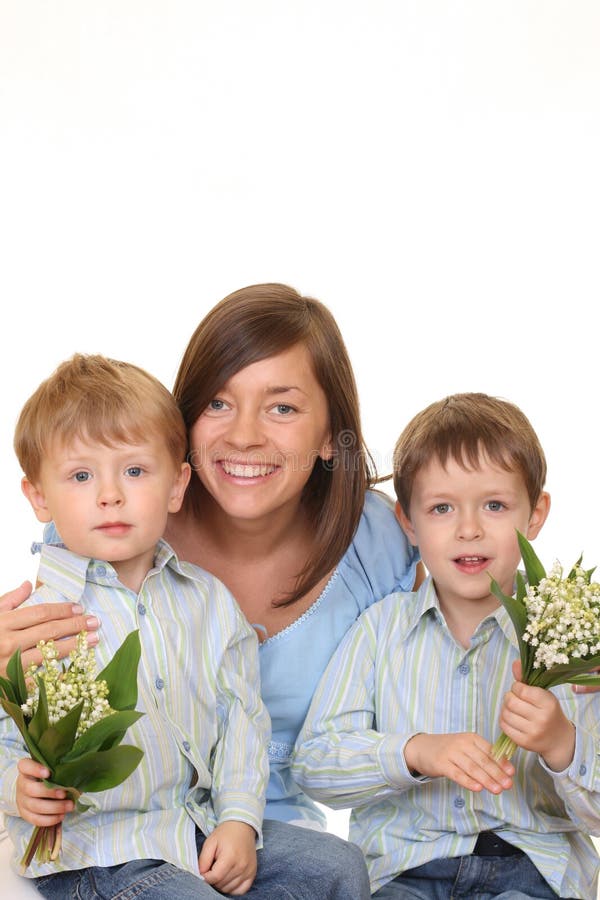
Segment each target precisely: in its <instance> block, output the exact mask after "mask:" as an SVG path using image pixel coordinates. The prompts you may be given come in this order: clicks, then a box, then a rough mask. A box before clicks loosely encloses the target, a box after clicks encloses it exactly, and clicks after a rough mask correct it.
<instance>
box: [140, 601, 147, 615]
mask: <svg viewBox="0 0 600 900" xmlns="http://www.w3.org/2000/svg"><path fill="white" fill-rule="evenodd" d="M138 612H139V614H140V616H145V615H146V607H145V606H144V604H143V603H138Z"/></svg>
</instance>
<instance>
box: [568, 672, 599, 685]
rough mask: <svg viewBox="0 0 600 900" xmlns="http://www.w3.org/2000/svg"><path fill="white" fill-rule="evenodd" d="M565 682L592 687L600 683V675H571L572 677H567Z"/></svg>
mask: <svg viewBox="0 0 600 900" xmlns="http://www.w3.org/2000/svg"><path fill="white" fill-rule="evenodd" d="M564 683H568V684H583V685H589V686H590V687H592V686H594V685H598V684H600V675H573V676H571V678H567V680H566V682H564Z"/></svg>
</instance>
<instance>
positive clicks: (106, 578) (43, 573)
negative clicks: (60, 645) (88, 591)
mask: <svg viewBox="0 0 600 900" xmlns="http://www.w3.org/2000/svg"><path fill="white" fill-rule="evenodd" d="M32 551H33V552H38V551H39V552H40V554H41V556H40V566H39V569H38V576H37V577H38V580H39V581H41V582H42V583H43V584H45V585H47V586H48V587H50V588H52V589H54V590H56V591H58V592H59V593H60V594H62V596H63V597H65V598H66V599H67V600H70V601H71V602H72V603H78V602H79V601H80V600H81V598H82V596H83V592H84V590H85V586H86V583H87V582H93V583H95V584H101V585H106V586H109V587H115V586H116V584H117V583H118V578H117V573H116V572H115V570H114V568H113V567H112V566H111V564H110V563H108V562H106V561H104V560H98V559H90V558H89V557H87V556H79V555H78V554H77V553H72V552H71V551H70V550H67V549H66V547H65V546H64V545H63V544H34V545H33V546H32ZM167 565H168V566H169V567H170V568H172V569H174V570H175V571H176V572H178V573H179V574H181V575H186V574H189V573H187V572H184V571H183V569H182V567H181V563H180V562H179V560H178V559H177V557H176V555H175V552H174V550H173V549H172V548H171V547H170V546H169V544H167V542H166V541H163V540H160V541H159V542H158V544H157V545H156V553H155V556H154V567H153V568H154V569H158V570H161V569H163V568H164V567H165V566H167Z"/></svg>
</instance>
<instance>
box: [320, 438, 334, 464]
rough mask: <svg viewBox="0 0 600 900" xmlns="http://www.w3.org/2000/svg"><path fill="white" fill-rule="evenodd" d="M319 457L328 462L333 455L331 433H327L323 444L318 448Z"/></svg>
mask: <svg viewBox="0 0 600 900" xmlns="http://www.w3.org/2000/svg"><path fill="white" fill-rule="evenodd" d="M319 457H320V458H321V459H323V460H325V462H329V460H330V459H331V458H332V457H333V441H332V440H331V434H328V435H327V437H326V438H325V440H324V442H323V445H322V447H321V449H320V450H319Z"/></svg>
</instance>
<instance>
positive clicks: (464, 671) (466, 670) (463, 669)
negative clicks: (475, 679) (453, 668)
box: [458, 663, 470, 675]
mask: <svg viewBox="0 0 600 900" xmlns="http://www.w3.org/2000/svg"><path fill="white" fill-rule="evenodd" d="M458 671H459V672H460V674H461V675H468V674H469V672H470V668H469V666H467V665H466V664H465V663H463V664H462V666H459V667H458Z"/></svg>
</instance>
